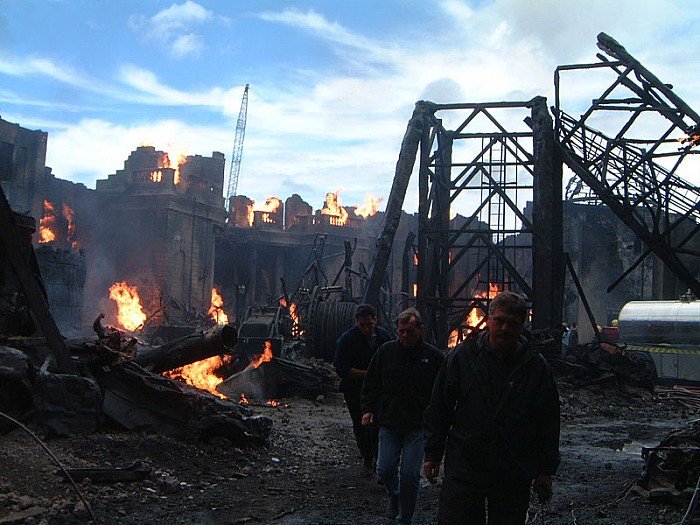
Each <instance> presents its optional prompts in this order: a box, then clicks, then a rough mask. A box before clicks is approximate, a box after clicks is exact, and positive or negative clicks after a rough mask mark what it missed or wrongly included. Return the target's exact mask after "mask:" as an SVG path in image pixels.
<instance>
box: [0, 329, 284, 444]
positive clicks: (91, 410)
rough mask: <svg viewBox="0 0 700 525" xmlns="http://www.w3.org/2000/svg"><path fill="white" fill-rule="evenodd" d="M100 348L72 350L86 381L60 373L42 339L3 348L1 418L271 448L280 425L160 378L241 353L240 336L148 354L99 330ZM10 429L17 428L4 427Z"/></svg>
mask: <svg viewBox="0 0 700 525" xmlns="http://www.w3.org/2000/svg"><path fill="white" fill-rule="evenodd" d="M96 327H98V328H96V330H95V331H96V332H97V334H98V338H97V340H95V339H86V340H75V341H71V342H69V343H68V344H67V345H66V346H67V347H68V349H69V351H70V353H71V356H72V359H73V360H74V361H76V362H77V364H78V369H79V371H80V373H79V374H63V373H57V372H56V369H55V367H54V366H55V365H54V364H53V359H52V358H51V357H50V356H48V354H49V352H48V348H47V347H46V344H45V340H42V338H23V337H7V338H4V339H3V341H2V342H0V344H2V346H0V392H3V394H2V395H0V412H6V413H8V414H10V415H11V416H13V417H16V418H17V419H20V420H25V421H27V422H29V423H30V424H31V426H32V427H34V428H36V429H39V430H40V431H41V432H42V433H45V434H48V435H58V436H69V435H72V434H89V433H92V432H96V431H98V430H101V429H103V428H105V426H106V425H114V424H116V425H118V426H119V427H121V428H125V429H129V430H139V431H148V432H155V433H160V434H164V435H168V436H172V437H175V438H178V439H183V440H186V441H191V442H195V441H200V440H203V439H210V438H212V437H214V436H222V437H225V438H227V439H229V440H230V441H231V442H232V443H234V444H235V445H237V446H245V445H257V446H259V445H264V444H266V443H267V442H268V438H269V433H270V428H271V425H272V421H271V420H270V419H269V418H266V417H263V416H257V415H255V414H254V413H253V412H252V411H251V410H250V409H249V408H247V407H244V406H240V405H239V404H238V403H235V402H232V401H229V400H226V399H220V398H218V397H216V396H214V395H211V394H209V393H207V392H203V391H201V390H197V389H195V388H192V387H190V386H187V385H185V384H183V383H180V382H178V381H173V380H171V379H169V378H166V377H163V376H161V375H159V373H160V372H163V371H164V370H167V369H170V368H173V367H175V366H180V365H181V364H184V363H191V362H193V361H196V360H198V359H202V358H204V357H207V356H211V355H217V354H222V353H225V351H226V348H229V347H230V346H229V345H231V346H232V345H235V339H236V337H237V336H236V332H235V330H234V329H232V328H230V330H226V329H225V328H226V327H224V328H217V329H216V330H214V331H210V332H207V333H200V334H195V335H191V336H187V337H184V338H182V339H179V340H176V341H172V342H170V343H167V344H165V345H161V346H160V347H148V346H146V345H142V344H141V343H138V342H137V341H136V339H134V338H127V337H123V334H122V335H120V333H119V332H118V331H115V330H111V329H102V327H99V318H98V320H97V321H96ZM2 425H3V426H2V427H0V429H2V428H6V427H7V426H8V425H9V424H8V423H7V422H4V423H3V424H2Z"/></svg>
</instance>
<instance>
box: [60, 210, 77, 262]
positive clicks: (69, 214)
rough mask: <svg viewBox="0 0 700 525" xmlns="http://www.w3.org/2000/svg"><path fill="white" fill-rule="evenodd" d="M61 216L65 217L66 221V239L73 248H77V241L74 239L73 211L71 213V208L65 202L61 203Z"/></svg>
mask: <svg viewBox="0 0 700 525" xmlns="http://www.w3.org/2000/svg"><path fill="white" fill-rule="evenodd" d="M63 218H64V219H66V222H67V223H68V235H67V237H66V240H67V241H68V242H69V243H70V244H71V246H72V247H73V249H74V250H77V249H78V241H76V240H75V231H76V230H75V213H73V208H71V207H70V206H68V204H66V203H65V202H64V203H63Z"/></svg>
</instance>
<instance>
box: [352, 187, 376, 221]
mask: <svg viewBox="0 0 700 525" xmlns="http://www.w3.org/2000/svg"><path fill="white" fill-rule="evenodd" d="M381 201H382V198H381V197H375V196H373V195H370V194H369V193H368V194H367V195H365V202H364V203H363V204H360V205H359V206H357V207H356V208H355V215H358V216H360V217H364V218H365V219H366V218H367V217H371V216H372V215H375V214H376V213H377V209H378V207H379V203H380V202H381Z"/></svg>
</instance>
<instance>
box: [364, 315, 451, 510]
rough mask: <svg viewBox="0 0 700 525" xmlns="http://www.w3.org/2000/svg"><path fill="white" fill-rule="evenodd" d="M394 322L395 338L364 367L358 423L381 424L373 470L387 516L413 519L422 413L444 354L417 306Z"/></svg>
mask: <svg viewBox="0 0 700 525" xmlns="http://www.w3.org/2000/svg"><path fill="white" fill-rule="evenodd" d="M396 326H397V333H398V340H396V341H390V342H388V343H386V344H385V345H383V346H382V347H380V348H379V350H378V351H377V353H376V354H375V355H374V357H373V358H372V361H371V362H370V364H369V368H368V369H367V375H366V376H365V382H364V385H363V387H362V411H363V415H362V423H363V424H365V425H368V424H370V423H375V424H377V425H379V456H378V458H377V475H378V476H379V480H380V481H381V482H382V484H383V485H384V486H385V488H386V491H387V495H388V496H389V501H388V504H387V508H386V517H388V518H391V519H394V518H396V517H397V516H398V521H399V523H411V520H412V518H413V512H414V510H415V508H416V499H417V497H418V487H419V484H420V470H421V462H422V461H423V431H422V429H421V426H422V421H423V414H424V412H425V408H426V407H427V406H428V402H429V401H430V393H431V391H432V387H433V381H434V380H435V376H436V374H437V371H438V370H439V368H440V365H441V363H442V359H443V356H442V353H441V352H440V351H439V350H438V349H437V348H435V347H434V346H432V345H430V344H428V343H426V342H425V341H423V323H422V321H421V316H420V313H419V312H418V310H416V309H415V308H409V309H407V310H404V311H403V312H401V313H400V314H399V316H398V318H397V320H396ZM399 465H400V472H401V474H400V477H399Z"/></svg>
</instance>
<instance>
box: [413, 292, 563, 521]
mask: <svg viewBox="0 0 700 525" xmlns="http://www.w3.org/2000/svg"><path fill="white" fill-rule="evenodd" d="M526 318H527V305H526V304H525V302H524V301H523V299H522V298H521V297H520V296H519V295H518V294H515V293H513V292H501V293H500V294H499V295H497V296H496V297H495V298H494V299H493V300H492V301H491V303H490V304H489V312H488V318H487V320H486V327H487V330H486V331H484V332H481V333H479V334H477V335H475V336H474V337H470V338H468V339H467V340H466V341H465V342H464V343H462V344H461V345H459V346H457V347H456V348H455V349H454V350H453V351H451V352H450V353H449V355H448V357H447V359H446V360H445V363H444V364H443V366H442V368H441V369H440V372H439V374H438V377H437V379H436V380H435V387H434V389H433V393H432V398H431V401H430V406H429V407H428V410H427V412H426V419H425V435H426V438H425V439H426V442H425V462H424V463H423V473H424V474H425V477H426V478H427V479H428V481H430V482H432V483H434V482H435V481H436V478H437V476H438V474H439V472H440V463H441V461H442V459H443V456H444V459H445V469H444V479H443V483H442V488H441V491H440V503H439V510H438V523H439V524H440V525H484V524H485V523H487V521H486V519H487V515H488V524H489V525H518V524H520V525H522V524H524V523H525V520H526V515H527V510H528V507H529V503H530V486H531V485H532V484H533V482H534V486H535V489H536V491H537V494H538V497H539V500H540V502H542V503H544V502H546V501H548V500H549V499H550V498H551V496H552V476H553V475H554V473H555V472H556V470H557V467H558V465H559V428H560V423H559V393H558V390H557V386H556V384H555V382H554V378H553V376H552V373H551V371H550V369H549V366H548V365H547V362H546V361H545V360H544V358H543V357H542V356H541V355H540V354H538V353H537V352H535V351H534V350H533V348H532V345H531V343H530V341H529V340H528V339H527V338H525V337H523V335H522V331H523V325H524V323H525V320H526ZM487 507H488V511H487V510H486V508H487Z"/></svg>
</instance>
